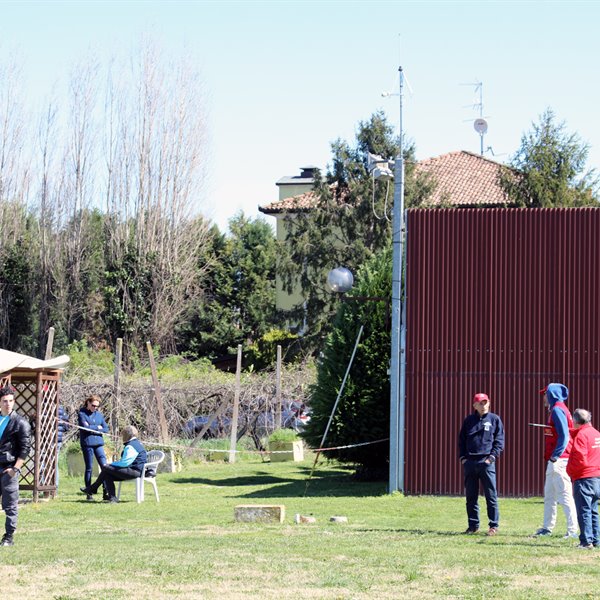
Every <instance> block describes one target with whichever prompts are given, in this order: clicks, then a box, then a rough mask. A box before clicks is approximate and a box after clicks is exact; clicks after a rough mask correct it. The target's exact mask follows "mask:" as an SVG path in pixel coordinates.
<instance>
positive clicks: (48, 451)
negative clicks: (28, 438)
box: [36, 380, 58, 487]
mask: <svg viewBox="0 0 600 600" xmlns="http://www.w3.org/2000/svg"><path fill="white" fill-rule="evenodd" d="M57 419H58V381H56V380H43V385H42V393H41V398H40V403H39V405H38V417H37V427H38V428H39V431H38V435H37V436H36V441H37V444H38V452H37V455H38V460H39V465H40V467H39V473H38V485H39V486H41V487H47V486H54V485H55V483H56V450H57V446H56V444H57V435H58V420H57Z"/></svg>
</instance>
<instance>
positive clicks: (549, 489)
mask: <svg viewBox="0 0 600 600" xmlns="http://www.w3.org/2000/svg"><path fill="white" fill-rule="evenodd" d="M540 394H544V403H545V405H546V408H547V409H548V423H547V424H546V427H545V428H544V462H545V463H546V481H545V483H544V523H543V525H542V526H541V527H540V528H539V529H538V530H537V531H536V532H535V533H534V534H533V535H534V536H543V535H551V534H552V530H553V529H554V526H555V525H556V505H557V504H560V505H561V506H562V507H563V511H564V513H565V518H566V520H567V535H565V538H570V537H572V538H576V537H577V514H576V510H575V502H574V501H573V486H572V484H571V479H570V477H569V476H568V475H567V461H568V460H569V453H570V452H571V446H572V445H573V440H572V439H571V434H570V431H572V430H573V419H572V417H571V413H570V412H569V409H568V408H567V405H566V401H567V398H568V396H569V390H568V389H567V386H566V385H563V384H562V383H550V384H549V385H548V386H547V387H545V388H544V389H543V390H540Z"/></svg>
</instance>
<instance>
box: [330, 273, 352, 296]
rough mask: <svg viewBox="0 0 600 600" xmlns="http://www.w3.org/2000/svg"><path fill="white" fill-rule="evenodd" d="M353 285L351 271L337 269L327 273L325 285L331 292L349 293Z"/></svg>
mask: <svg viewBox="0 0 600 600" xmlns="http://www.w3.org/2000/svg"><path fill="white" fill-rule="evenodd" d="M353 284H354V276H353V275H352V271H350V270H349V269H346V267H337V268H335V269H332V270H331V271H329V274H328V275H327V285H328V286H329V289H330V290H331V291H332V292H337V293H339V294H343V293H345V292H349V291H350V290H351V289H352V285H353Z"/></svg>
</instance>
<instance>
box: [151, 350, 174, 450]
mask: <svg viewBox="0 0 600 600" xmlns="http://www.w3.org/2000/svg"><path fill="white" fill-rule="evenodd" d="M146 348H147V350H148V358H149V360H150V369H151V370H152V383H153V385H154V397H155V398H156V406H157V408H158V419H159V423H160V441H161V442H162V443H163V444H166V443H167V442H168V441H169V430H168V428H167V420H166V419H165V409H164V407H163V403H162V396H161V395H160V382H159V381H158V373H157V371H156V363H155V362H154V354H152V344H151V343H150V342H146Z"/></svg>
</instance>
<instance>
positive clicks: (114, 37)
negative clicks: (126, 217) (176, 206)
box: [0, 0, 600, 229]
mask: <svg viewBox="0 0 600 600" xmlns="http://www.w3.org/2000/svg"><path fill="white" fill-rule="evenodd" d="M598 23H600V3H599V2H593V1H590V2H576V1H573V2H509V1H503V2H484V1H481V2H452V1H447V2H426V1H422V2H393V1H390V2H377V1H373V2H331V1H330V2H309V1H307V2H276V1H273V2H252V1H246V2H227V1H225V0H223V1H220V2H194V1H192V0H189V1H187V2H179V1H171V2H168V1H162V2H159V1H155V2H144V1H138V2H131V1H126V0H123V1H119V2H107V1H104V2H94V1H87V2H86V1H79V2H53V1H52V0H47V1H45V2H26V1H21V2H8V1H4V2H2V1H0V39H1V40H2V42H1V44H0V49H1V50H2V52H7V51H8V50H10V49H13V48H18V50H19V51H20V54H21V55H22V56H23V59H24V61H25V65H26V69H25V73H26V75H27V77H28V83H27V89H28V91H29V94H30V96H31V98H33V99H36V98H37V97H39V98H40V100H41V99H42V98H43V97H44V96H45V95H47V93H48V91H49V90H50V87H51V86H52V85H53V83H54V82H55V81H59V82H60V81H61V80H63V81H64V79H65V78H66V76H67V74H68V72H69V68H70V66H71V64H72V62H73V60H74V59H75V58H77V57H79V56H81V55H82V54H84V53H86V52H88V51H89V50H92V51H96V52H98V53H100V54H101V55H102V54H103V53H105V52H106V53H108V52H110V53H124V54H127V53H129V52H130V50H131V48H132V47H133V46H135V44H136V41H137V40H138V39H139V37H140V36H141V35H143V34H150V35H151V36H153V37H154V38H155V39H156V40H157V41H158V43H160V44H161V45H162V46H163V47H164V48H165V50H166V51H167V52H169V53H170V54H173V55H176V56H177V55H179V54H181V53H186V54H188V55H189V56H191V57H192V58H193V60H194V61H195V62H196V64H197V66H198V69H199V71H200V73H201V75H202V79H203V81H204V89H205V104H206V110H207V118H208V127H209V142H208V143H209V147H208V152H207V159H208V161H209V164H208V172H209V177H208V180H207V183H206V186H205V189H204V195H203V197H202V198H199V204H198V209H199V210H200V211H202V212H203V213H204V214H206V215H207V216H210V217H211V218H213V219H214V220H215V221H216V222H217V223H218V225H219V226H220V227H221V228H222V229H223V228H225V226H226V224H227V220H228V219H229V218H230V217H232V216H233V215H234V214H236V213H237V212H238V211H240V210H243V211H244V212H245V213H246V214H247V215H249V216H251V217H255V216H257V215H258V214H259V213H258V212H257V206H258V205H259V204H265V203H268V202H270V201H272V200H275V199H276V198H277V188H276V186H275V181H276V180H277V179H279V178H280V177H282V176H284V175H295V174H298V173H299V168H300V167H301V166H304V165H307V164H315V165H317V166H320V167H322V168H324V167H325V166H326V165H327V162H328V160H329V157H330V148H329V145H330V142H331V141H332V140H334V139H336V138H338V137H341V138H344V139H349V140H351V139H353V137H354V132H355V130H356V125H357V123H358V121H359V120H364V119H367V118H368V117H369V116H370V115H371V114H372V113H373V112H374V111H376V110H379V109H383V110H385V111H386V113H387V114H388V115H389V117H390V120H391V121H392V122H393V123H395V124H396V123H397V122H398V99H397V97H391V98H382V96H381V93H382V92H384V91H393V90H397V79H398V78H397V69H398V65H399V64H401V65H402V66H403V68H404V71H405V73H406V75H407V78H408V82H409V83H410V87H411V88H412V94H409V93H407V94H406V96H405V101H404V129H405V132H406V133H407V134H408V135H409V136H410V137H411V138H412V139H413V140H414V141H415V143H416V146H417V157H418V158H427V157H429V156H436V155H439V154H443V153H445V152H450V151H454V150H462V149H464V150H471V151H473V152H478V151H479V136H478V135H477V134H476V133H475V131H474V130H473V124H472V121H467V120H468V119H474V118H476V117H477V116H478V112H477V111H476V110H474V109H473V108H472V107H471V105H472V104H473V102H474V93H473V88H472V87H469V86H465V85H461V84H463V83H472V82H476V81H481V82H483V102H484V115H485V116H487V117H489V118H488V123H489V131H488V134H487V136H486V138H485V146H486V147H487V146H491V147H492V149H493V151H494V153H495V154H496V159H497V160H502V161H505V160H508V158H509V157H510V155H511V154H512V153H514V152H515V151H516V150H517V148H518V146H519V141H520V138H521V135H522V133H523V132H524V131H525V130H527V129H529V128H530V126H531V122H532V121H535V120H537V118H538V116H539V115H540V114H541V113H542V112H543V111H544V110H545V109H546V108H547V107H551V108H552V109H553V110H554V111H555V113H556V114H557V116H558V117H559V118H560V119H561V120H565V121H566V123H567V127H568V129H569V130H570V131H576V132H578V133H579V134H580V135H581V137H582V138H583V139H584V140H585V141H586V142H588V143H589V145H590V159H589V166H590V167H595V168H600V119H599V118H598V115H597V114H596V113H597V110H598V107H599V106H600V66H599V58H600V52H599V50H600V36H598V35H597V27H598ZM407 91H408V90H407ZM487 156H489V157H491V154H487Z"/></svg>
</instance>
